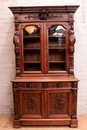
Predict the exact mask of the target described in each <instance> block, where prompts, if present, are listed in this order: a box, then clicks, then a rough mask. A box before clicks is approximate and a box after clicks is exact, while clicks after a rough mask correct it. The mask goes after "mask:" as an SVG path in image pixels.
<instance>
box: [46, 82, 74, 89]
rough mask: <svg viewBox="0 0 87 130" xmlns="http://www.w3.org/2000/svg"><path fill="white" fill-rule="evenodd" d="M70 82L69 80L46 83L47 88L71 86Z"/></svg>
mask: <svg viewBox="0 0 87 130" xmlns="http://www.w3.org/2000/svg"><path fill="white" fill-rule="evenodd" d="M71 86H72V84H71V83H70V82H53V83H48V87H49V88H63V87H71Z"/></svg>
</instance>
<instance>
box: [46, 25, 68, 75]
mask: <svg viewBox="0 0 87 130" xmlns="http://www.w3.org/2000/svg"><path fill="white" fill-rule="evenodd" d="M47 46H48V54H47V55H48V65H47V66H48V69H47V72H48V73H53V72H54V73H59V72H64V71H66V68H67V67H66V29H65V28H64V27H63V26H62V25H60V24H59V25H58V24H54V25H53V26H52V25H51V26H49V27H48V32H47Z"/></svg>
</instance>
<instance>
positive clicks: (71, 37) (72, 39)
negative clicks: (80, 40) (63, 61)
mask: <svg viewBox="0 0 87 130" xmlns="http://www.w3.org/2000/svg"><path fill="white" fill-rule="evenodd" d="M69 25H70V29H69V45H70V48H69V53H70V56H69V58H70V66H69V73H70V74H73V75H74V43H75V41H76V38H75V35H74V27H73V22H71V23H69Z"/></svg>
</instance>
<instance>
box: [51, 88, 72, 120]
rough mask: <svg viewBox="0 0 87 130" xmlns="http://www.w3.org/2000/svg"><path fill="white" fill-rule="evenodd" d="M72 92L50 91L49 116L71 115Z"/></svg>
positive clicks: (66, 116)
mask: <svg viewBox="0 0 87 130" xmlns="http://www.w3.org/2000/svg"><path fill="white" fill-rule="evenodd" d="M70 97H71V92H70V90H66V91H62V90H59V91H48V118H60V117H61V118H63V117H65V118H69V117H70V116H71V109H70V106H71V99H70Z"/></svg>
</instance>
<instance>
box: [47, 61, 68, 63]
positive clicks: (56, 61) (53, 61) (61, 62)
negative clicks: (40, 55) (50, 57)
mask: <svg viewBox="0 0 87 130" xmlns="http://www.w3.org/2000/svg"><path fill="white" fill-rule="evenodd" d="M65 62H66V61H49V63H65Z"/></svg>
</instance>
